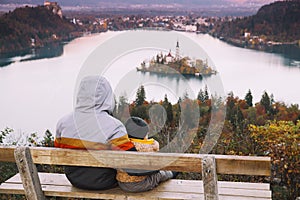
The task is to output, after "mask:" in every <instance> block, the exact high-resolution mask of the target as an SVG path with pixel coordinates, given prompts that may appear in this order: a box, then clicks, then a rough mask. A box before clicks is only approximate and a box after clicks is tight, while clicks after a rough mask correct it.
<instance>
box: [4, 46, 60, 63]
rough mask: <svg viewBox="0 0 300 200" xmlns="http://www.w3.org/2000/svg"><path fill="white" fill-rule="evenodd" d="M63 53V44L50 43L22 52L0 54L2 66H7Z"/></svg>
mask: <svg viewBox="0 0 300 200" xmlns="http://www.w3.org/2000/svg"><path fill="white" fill-rule="evenodd" d="M62 54H63V44H58V43H54V44H50V45H47V46H45V47H41V48H35V49H28V50H24V51H20V52H13V53H7V54H1V55H0V67H5V66H7V65H9V64H11V63H15V62H23V61H29V60H37V59H43V58H53V57H57V56H61V55H62Z"/></svg>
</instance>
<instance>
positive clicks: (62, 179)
mask: <svg viewBox="0 0 300 200" xmlns="http://www.w3.org/2000/svg"><path fill="white" fill-rule="evenodd" d="M54 177H55V180H53V179H54V178H53V177H51V176H49V174H48V173H42V172H39V178H40V181H41V184H43V185H49V184H53V182H54V181H55V182H56V184H58V185H70V186H71V183H70V182H69V181H68V179H67V178H66V176H65V175H64V174H55V176H54ZM170 181H171V182H174V183H175V182H176V185H178V186H180V187H182V186H188V187H199V180H179V179H172V180H170ZM6 183H21V179H20V176H19V174H16V175H15V176H13V177H11V178H10V179H8V180H7V181H6ZM172 185H175V184H172ZM201 185H202V184H201ZM218 185H219V187H221V188H239V189H248V190H252V189H253V190H270V184H269V183H247V182H229V181H218Z"/></svg>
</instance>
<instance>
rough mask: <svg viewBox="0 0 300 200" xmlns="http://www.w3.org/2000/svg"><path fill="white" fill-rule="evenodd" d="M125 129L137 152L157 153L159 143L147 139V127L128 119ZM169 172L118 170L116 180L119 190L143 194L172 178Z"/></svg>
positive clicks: (136, 118) (143, 122) (134, 119)
mask: <svg viewBox="0 0 300 200" xmlns="http://www.w3.org/2000/svg"><path fill="white" fill-rule="evenodd" d="M125 127H126V130H127V133H128V136H129V139H130V141H131V142H133V144H134V146H135V148H136V150H137V151H139V152H155V151H159V143H158V142H157V141H156V140H154V139H148V131H149V128H148V125H147V123H146V122H145V121H144V120H142V119H141V118H138V117H131V118H129V119H128V120H127V121H126V123H125ZM173 177H174V174H173V172H171V171H148V172H142V173H141V172H137V173H134V172H133V171H131V173H129V172H128V170H127V171H126V170H121V169H120V170H118V172H117V180H118V184H119V186H120V188H121V189H123V190H125V191H128V192H143V191H148V190H152V189H153V188H155V187H156V186H157V185H158V184H159V183H160V182H163V181H166V180H168V179H170V178H173Z"/></svg>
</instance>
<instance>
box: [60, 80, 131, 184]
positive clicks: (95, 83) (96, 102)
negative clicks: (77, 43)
mask: <svg viewBox="0 0 300 200" xmlns="http://www.w3.org/2000/svg"><path fill="white" fill-rule="evenodd" d="M114 106H115V102H114V96H113V92H112V89H111V86H110V84H109V83H108V81H107V80H106V79H105V78H104V77H99V76H89V77H85V78H84V79H83V80H82V81H81V83H80V86H79V90H78V95H77V102H76V107H75V110H74V111H73V112H72V113H70V114H68V115H66V116H64V117H63V118H62V119H60V120H59V122H58V123H57V130H56V138H55V146H56V147H60V148H74V149H97V150H105V149H118V150H130V149H134V145H133V143H132V142H130V140H129V139H128V135H127V133H126V129H125V127H124V125H123V124H122V123H121V122H120V121H119V120H117V119H116V118H114V117H113V116H111V114H112V112H113V109H114ZM65 173H66V176H67V178H68V179H69V181H70V182H71V183H72V184H73V185H74V186H76V187H79V188H83V189H107V188H111V187H114V186H116V185H117V184H116V183H117V182H116V178H115V176H116V170H115V169H110V168H94V167H65Z"/></svg>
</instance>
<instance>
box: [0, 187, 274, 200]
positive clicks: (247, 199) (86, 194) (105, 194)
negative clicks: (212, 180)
mask: <svg viewBox="0 0 300 200" xmlns="http://www.w3.org/2000/svg"><path fill="white" fill-rule="evenodd" d="M43 191H44V192H45V195H46V196H61V197H77V198H91V199H99V198H101V199H125V197H126V198H127V199H203V194H197V193H193V194H191V193H188V194H186V193H185V194H184V193H181V192H173V191H172V192H163V191H155V190H153V191H149V192H143V193H126V192H123V191H121V189H119V188H115V189H112V190H105V191H88V190H80V189H77V188H74V187H71V186H53V185H44V186H43ZM0 193H11V194H24V189H23V186H22V184H13V183H3V184H2V185H1V187H0ZM252 193H253V191H252ZM219 199H220V200H271V197H268V196H264V197H259V196H242V195H232V194H231V195H228V194H226V193H225V194H222V193H220V195H219Z"/></svg>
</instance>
